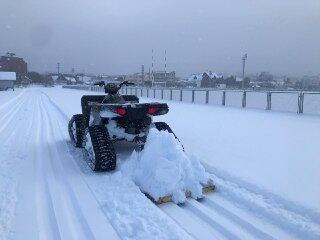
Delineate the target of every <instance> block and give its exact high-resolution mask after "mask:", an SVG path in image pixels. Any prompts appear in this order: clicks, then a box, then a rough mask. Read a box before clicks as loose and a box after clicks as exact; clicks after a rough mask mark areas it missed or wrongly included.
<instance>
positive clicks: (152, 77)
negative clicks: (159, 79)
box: [151, 49, 154, 87]
mask: <svg viewBox="0 0 320 240" xmlns="http://www.w3.org/2000/svg"><path fill="white" fill-rule="evenodd" d="M151 61H152V63H151V81H152V87H153V85H154V75H153V67H154V66H153V61H154V58H153V49H152V56H151Z"/></svg>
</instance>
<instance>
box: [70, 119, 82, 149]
mask: <svg viewBox="0 0 320 240" xmlns="http://www.w3.org/2000/svg"><path fill="white" fill-rule="evenodd" d="M68 131H69V135H70V139H71V142H72V144H73V145H74V146H75V147H77V148H81V147H82V141H83V115H82V114H76V115H73V116H72V118H71V119H70V121H69V124H68Z"/></svg>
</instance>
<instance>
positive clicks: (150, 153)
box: [121, 128, 209, 203]
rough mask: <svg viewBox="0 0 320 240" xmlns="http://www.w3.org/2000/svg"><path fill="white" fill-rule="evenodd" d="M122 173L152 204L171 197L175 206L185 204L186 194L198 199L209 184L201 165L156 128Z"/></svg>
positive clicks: (171, 136) (178, 143) (176, 141)
mask: <svg viewBox="0 0 320 240" xmlns="http://www.w3.org/2000/svg"><path fill="white" fill-rule="evenodd" d="M163 149H166V151H163ZM121 171H122V172H123V173H124V175H127V176H131V178H132V180H133V181H134V182H135V183H136V184H137V185H138V186H139V187H140V189H141V190H142V191H143V192H146V193H148V194H150V195H151V196H152V197H153V198H154V199H155V200H158V199H159V197H164V196H169V195H172V199H173V201H174V202H176V203H183V202H185V201H186V197H185V192H186V191H190V192H191V194H192V196H193V197H194V198H201V197H202V185H201V184H207V183H208V181H209V175H208V173H206V172H205V169H204V167H203V166H202V165H201V163H200V161H199V160H198V159H197V158H196V157H195V156H188V155H187V154H186V153H185V152H184V151H183V147H182V145H181V143H180V142H179V141H178V140H177V139H176V138H175V137H174V135H173V134H172V133H169V132H167V131H160V132H159V131H158V130H157V129H155V128H151V129H150V131H149V135H148V138H147V142H146V144H145V146H144V149H143V150H142V151H141V152H135V151H134V152H133V153H132V155H131V157H130V158H129V160H127V161H126V162H125V163H124V164H123V166H122V168H121Z"/></svg>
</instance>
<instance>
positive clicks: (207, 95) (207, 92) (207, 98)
mask: <svg viewBox="0 0 320 240" xmlns="http://www.w3.org/2000/svg"><path fill="white" fill-rule="evenodd" d="M208 103H209V91H208V90H207V91H206V104H208Z"/></svg>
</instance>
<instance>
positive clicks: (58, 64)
mask: <svg viewBox="0 0 320 240" xmlns="http://www.w3.org/2000/svg"><path fill="white" fill-rule="evenodd" d="M57 68H58V75H60V63H59V62H58V63H57Z"/></svg>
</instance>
